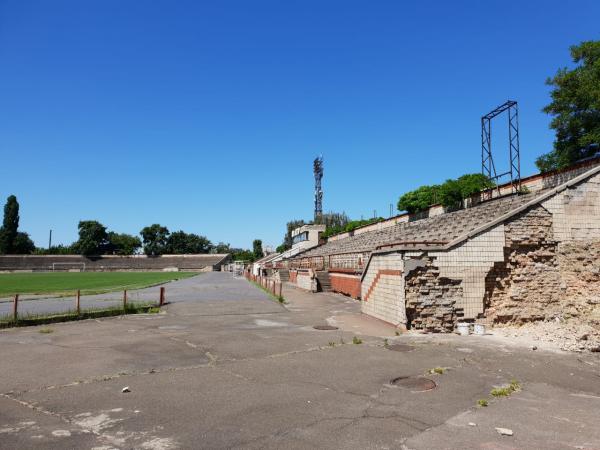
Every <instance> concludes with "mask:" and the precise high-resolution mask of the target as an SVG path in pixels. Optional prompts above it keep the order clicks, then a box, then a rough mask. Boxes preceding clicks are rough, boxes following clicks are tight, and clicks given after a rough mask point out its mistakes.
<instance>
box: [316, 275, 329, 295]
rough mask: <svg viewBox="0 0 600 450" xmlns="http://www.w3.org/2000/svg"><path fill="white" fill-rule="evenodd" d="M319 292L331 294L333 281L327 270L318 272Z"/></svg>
mask: <svg viewBox="0 0 600 450" xmlns="http://www.w3.org/2000/svg"><path fill="white" fill-rule="evenodd" d="M317 290H318V291H319V292H331V280H330V279H329V272H328V271H327V270H320V271H317Z"/></svg>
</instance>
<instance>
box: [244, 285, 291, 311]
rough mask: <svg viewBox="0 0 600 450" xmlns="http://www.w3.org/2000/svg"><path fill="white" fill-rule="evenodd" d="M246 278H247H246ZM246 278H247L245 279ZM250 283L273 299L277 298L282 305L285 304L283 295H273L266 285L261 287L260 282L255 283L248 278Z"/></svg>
mask: <svg viewBox="0 0 600 450" xmlns="http://www.w3.org/2000/svg"><path fill="white" fill-rule="evenodd" d="M246 279H247V278H246ZM247 280H248V279H247ZM248 281H249V282H250V283H251V284H253V285H254V286H256V287H257V288H259V289H261V290H263V291H265V292H266V293H267V294H269V296H270V297H272V298H274V299H275V300H277V301H278V302H279V303H281V304H282V305H285V304H286V302H285V298H284V297H283V295H275V294H273V291H271V290H269V289H267V288H266V287H263V286H261V285H260V283H257V282H256V281H252V280H248Z"/></svg>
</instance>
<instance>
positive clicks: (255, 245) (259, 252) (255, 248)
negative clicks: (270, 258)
mask: <svg viewBox="0 0 600 450" xmlns="http://www.w3.org/2000/svg"><path fill="white" fill-rule="evenodd" d="M252 253H253V254H254V259H260V258H262V257H263V256H265V253H264V252H263V248H262V241H261V240H260V239H254V241H253V242H252Z"/></svg>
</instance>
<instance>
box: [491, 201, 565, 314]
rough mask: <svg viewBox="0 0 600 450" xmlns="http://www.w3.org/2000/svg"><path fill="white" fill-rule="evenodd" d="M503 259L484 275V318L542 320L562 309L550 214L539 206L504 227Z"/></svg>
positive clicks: (555, 245)
mask: <svg viewBox="0 0 600 450" xmlns="http://www.w3.org/2000/svg"><path fill="white" fill-rule="evenodd" d="M505 235H506V243H505V248H504V255H505V257H504V261H502V262H500V263H496V264H495V265H494V267H493V269H492V270H491V271H490V273H489V274H488V276H487V277H486V295H485V297H484V303H485V305H486V313H485V315H486V317H487V318H488V319H490V320H491V321H492V322H496V323H507V322H510V323H523V322H527V321H531V320H539V319H544V318H546V317H547V316H552V315H555V314H556V313H559V312H560V310H561V309H562V305H561V301H560V299H561V294H560V289H559V288H560V273H559V268H558V264H557V260H556V247H557V244H556V242H555V241H554V239H553V231H552V214H550V213H549V212H548V211H546V210H545V209H544V208H543V207H541V206H538V207H537V208H533V209H531V210H529V211H526V212H524V213H522V214H520V215H518V216H517V217H516V218H515V219H513V220H512V221H510V222H509V223H507V224H506V226H505Z"/></svg>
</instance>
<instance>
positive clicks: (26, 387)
mask: <svg viewBox="0 0 600 450" xmlns="http://www.w3.org/2000/svg"><path fill="white" fill-rule="evenodd" d="M168 292H170V293H171V296H170V297H169V300H170V301H172V303H171V304H170V305H168V307H167V308H166V312H165V313H161V314H149V315H132V316H121V317H118V318H109V319H102V320H88V321H82V322H70V323H64V324H57V325H52V326H50V327H47V326H46V327H31V328H26V329H9V330H4V331H0V392H1V393H2V395H1V396H0V448H7V449H8V448H11V449H12V448H46V449H47V448H73V449H91V448H94V449H96V450H100V449H103V450H108V449H112V448H117V449H126V448H140V449H175V448H186V449H187V448H357V449H364V448H410V449H431V448H460V449H465V448H473V449H476V448H477V449H480V448H487V449H490V448H497V449H508V448H548V449H563V448H573V449H575V448H585V449H591V448H600V430H599V429H598V426H597V420H598V417H599V416H600V357H599V355H598V354H566V353H551V352H542V351H539V350H538V351H532V350H531V349H528V348H521V347H514V346H509V345H507V344H506V343H503V342H502V341H498V340H492V339H488V337H486V336H482V337H475V336H470V337H459V336H453V335H433V336H431V335H419V334H414V335H413V334H404V335H401V336H396V333H395V330H394V329H393V328H391V327H389V326H388V325H386V324H384V323H382V322H379V321H377V320H375V319H371V318H368V317H365V316H362V315H361V314H360V312H359V310H360V308H359V304H358V302H356V301H354V300H352V299H348V298H345V297H342V296H339V295H334V294H317V295H315V294H308V293H304V292H301V291H299V290H296V289H293V288H286V289H285V290H284V296H285V297H286V299H287V300H288V301H289V303H288V304H287V305H285V306H282V305H280V304H278V303H277V302H276V301H274V300H273V299H271V298H270V297H269V296H268V295H267V294H265V293H263V292H262V291H261V290H259V289H258V288H256V287H254V286H252V285H251V284H250V283H248V282H247V281H245V280H240V279H233V278H232V277H231V275H229V274H223V273H207V274H203V275H201V276H199V277H194V278H191V279H187V280H182V281H179V282H175V283H171V284H170V286H169V289H168ZM323 324H330V325H336V326H338V327H339V329H338V330H334V331H318V330H315V329H314V328H313V326H314V325H323ZM41 328H50V329H51V330H52V331H53V332H52V333H40V329H41ZM354 336H359V337H360V338H361V339H362V341H363V343H362V344H352V338H353V337H354ZM385 339H387V344H388V346H387V347H386V345H385V342H386V341H385ZM396 343H401V344H405V347H400V349H401V350H409V351H393V350H390V348H391V347H392V345H393V344H396ZM392 348H393V347H392ZM434 367H443V368H445V369H446V370H445V372H444V373H443V374H441V375H431V374H427V375H425V374H426V372H428V371H429V370H430V369H432V368H434ZM410 376H414V377H423V376H425V377H426V378H428V379H430V380H433V381H434V382H435V383H436V385H437V386H436V387H435V389H433V390H429V391H424V392H417V391H419V388H418V386H417V387H416V388H415V387H411V388H403V387H399V386H394V385H392V384H391V383H390V381H391V380H392V379H395V378H397V377H410ZM512 379H517V380H518V381H519V382H520V383H521V385H522V389H521V391H519V392H516V393H514V394H512V395H511V396H510V397H509V398H502V399H490V395H489V392H490V390H491V389H492V388H493V387H494V386H499V385H502V384H504V383H508V382H509V381H510V380H512ZM417 384H418V383H417ZM126 386H127V387H129V389H130V390H131V392H129V393H122V388H123V387H126ZM482 398H488V399H490V404H489V406H488V407H486V408H482V407H477V406H476V402H477V400H479V399H482ZM469 424H471V425H469ZM473 424H474V425H473ZM496 427H503V428H509V429H511V430H512V431H513V433H514V434H513V436H501V435H500V434H498V432H497V431H496V430H495V428H496Z"/></svg>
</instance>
